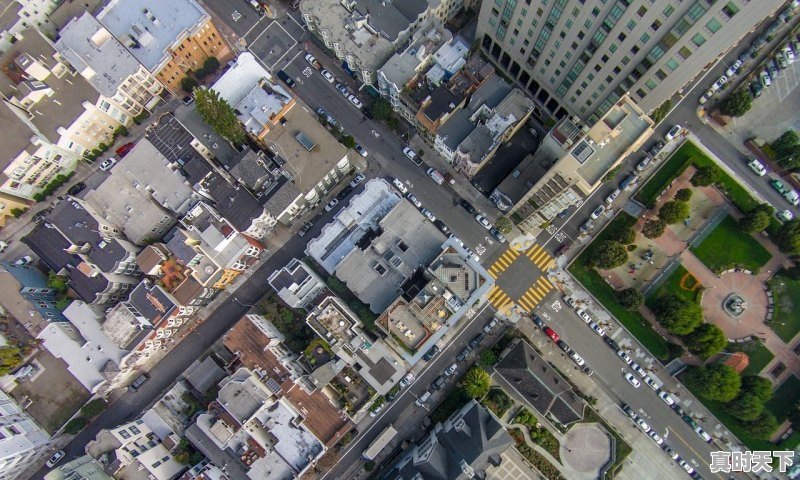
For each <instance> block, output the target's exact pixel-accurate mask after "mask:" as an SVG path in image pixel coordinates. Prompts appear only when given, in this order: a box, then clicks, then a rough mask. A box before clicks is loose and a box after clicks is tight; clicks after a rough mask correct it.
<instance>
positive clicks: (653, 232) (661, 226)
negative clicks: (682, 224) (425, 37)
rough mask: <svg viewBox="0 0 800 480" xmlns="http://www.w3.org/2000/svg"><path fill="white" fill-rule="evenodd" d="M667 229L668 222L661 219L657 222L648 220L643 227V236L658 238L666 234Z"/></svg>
mask: <svg viewBox="0 0 800 480" xmlns="http://www.w3.org/2000/svg"><path fill="white" fill-rule="evenodd" d="M666 228H667V222H665V221H664V220H661V219H660V218H659V219H656V220H647V221H646V222H644V224H643V225H642V235H644V236H645V237H647V238H658V237H660V236H661V235H663V234H664V230H666Z"/></svg>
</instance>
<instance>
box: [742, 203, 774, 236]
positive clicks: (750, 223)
mask: <svg viewBox="0 0 800 480" xmlns="http://www.w3.org/2000/svg"><path fill="white" fill-rule="evenodd" d="M773 211H774V209H773V208H772V207H771V206H770V205H767V204H765V203H762V204H761V205H758V206H757V207H755V208H754V209H752V210H750V211H749V212H747V213H745V215H744V217H742V218H741V219H739V228H741V229H742V230H744V231H745V232H763V231H764V230H766V228H767V227H769V222H770V221H771V220H772V212H773Z"/></svg>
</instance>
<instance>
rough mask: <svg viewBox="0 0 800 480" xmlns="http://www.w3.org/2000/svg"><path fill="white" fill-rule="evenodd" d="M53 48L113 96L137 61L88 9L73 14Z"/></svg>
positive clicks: (104, 93) (93, 84) (108, 95)
mask: <svg viewBox="0 0 800 480" xmlns="http://www.w3.org/2000/svg"><path fill="white" fill-rule="evenodd" d="M56 49H57V50H58V51H59V53H61V54H62V55H63V56H64V58H66V60H67V61H68V62H69V63H70V64H71V65H72V66H73V67H74V68H75V70H77V71H78V73H80V74H81V75H83V76H84V77H85V78H86V79H88V81H89V83H91V84H92V86H93V87H94V88H95V89H97V91H98V92H100V93H101V94H102V95H105V96H106V97H109V98H110V97H113V96H114V95H115V94H116V92H117V88H119V86H120V85H122V82H123V81H125V79H126V78H128V77H129V76H131V75H133V74H134V73H136V72H137V71H138V70H139V67H140V64H139V61H138V60H137V59H136V58H135V57H134V56H133V55H131V53H130V52H129V51H128V50H126V49H125V47H124V46H123V45H122V44H121V43H120V42H119V41H117V39H116V38H114V36H113V35H111V33H110V32H109V31H108V30H106V29H105V27H103V25H101V24H100V22H98V21H97V19H96V18H94V17H93V16H92V15H91V14H90V13H84V14H83V15H81V16H79V17H75V18H73V19H72V20H71V21H70V22H69V23H68V24H67V25H66V26H65V27H64V28H63V29H62V30H61V31H60V32H59V33H58V38H57V39H56Z"/></svg>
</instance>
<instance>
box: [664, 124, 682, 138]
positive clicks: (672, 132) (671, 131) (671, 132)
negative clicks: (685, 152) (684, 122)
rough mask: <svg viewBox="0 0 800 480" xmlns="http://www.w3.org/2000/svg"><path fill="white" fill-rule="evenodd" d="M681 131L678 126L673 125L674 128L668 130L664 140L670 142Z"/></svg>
mask: <svg viewBox="0 0 800 480" xmlns="http://www.w3.org/2000/svg"><path fill="white" fill-rule="evenodd" d="M681 130H683V128H682V127H681V126H680V125H675V126H674V127H672V128H670V129H669V132H667V134H666V135H665V136H664V138H665V139H666V140H667V141H668V142H669V141H670V140H672V139H674V138H676V137H677V136H678V135H680V133H681Z"/></svg>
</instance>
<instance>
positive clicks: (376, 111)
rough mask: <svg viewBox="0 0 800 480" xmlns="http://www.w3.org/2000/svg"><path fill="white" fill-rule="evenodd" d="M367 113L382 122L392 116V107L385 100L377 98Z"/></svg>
mask: <svg viewBox="0 0 800 480" xmlns="http://www.w3.org/2000/svg"><path fill="white" fill-rule="evenodd" d="M369 112H370V113H371V114H372V118H374V119H375V120H379V121H381V122H382V121H385V120H387V119H388V118H389V117H390V116H391V115H392V105H391V104H390V103H389V102H387V101H386V100H384V99H382V98H379V99H377V100H375V101H374V102H372V105H370V106H369Z"/></svg>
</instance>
